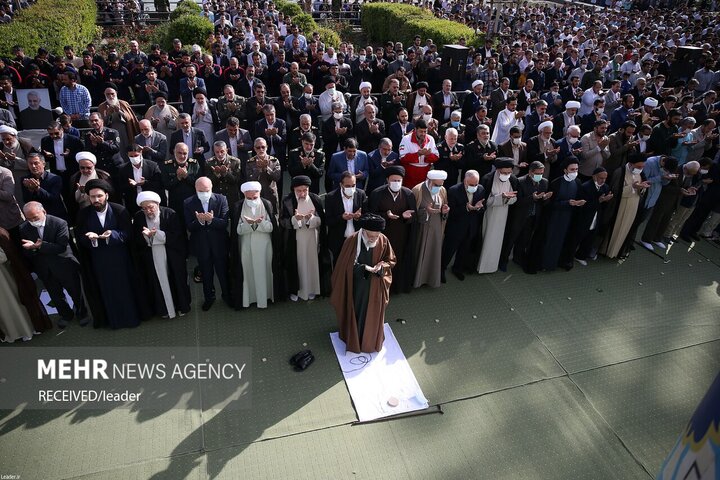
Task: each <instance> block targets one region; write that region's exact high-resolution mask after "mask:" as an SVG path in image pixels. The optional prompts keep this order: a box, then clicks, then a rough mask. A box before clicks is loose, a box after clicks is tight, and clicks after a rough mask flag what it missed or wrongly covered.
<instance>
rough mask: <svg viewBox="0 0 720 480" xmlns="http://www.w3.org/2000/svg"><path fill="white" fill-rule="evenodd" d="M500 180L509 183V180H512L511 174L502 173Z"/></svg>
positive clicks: (499, 176)
mask: <svg viewBox="0 0 720 480" xmlns="http://www.w3.org/2000/svg"><path fill="white" fill-rule="evenodd" d="M498 178H499V179H500V181H501V182H507V181H508V180H510V174H509V173H501V174H499V175H498Z"/></svg>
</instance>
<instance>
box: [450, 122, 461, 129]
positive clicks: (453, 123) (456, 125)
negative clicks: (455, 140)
mask: <svg viewBox="0 0 720 480" xmlns="http://www.w3.org/2000/svg"><path fill="white" fill-rule="evenodd" d="M450 125H452V126H453V128H457V127H459V126H460V122H452V121H451V122H450Z"/></svg>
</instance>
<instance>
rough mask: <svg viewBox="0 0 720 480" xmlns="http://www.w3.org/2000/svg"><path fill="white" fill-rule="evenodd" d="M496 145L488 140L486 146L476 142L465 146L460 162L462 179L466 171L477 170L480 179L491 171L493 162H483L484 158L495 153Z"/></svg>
mask: <svg viewBox="0 0 720 480" xmlns="http://www.w3.org/2000/svg"><path fill="white" fill-rule="evenodd" d="M497 149H498V147H497V144H496V143H495V142H493V141H492V140H488V143H487V145H486V146H482V145H481V144H480V142H479V141H478V140H473V141H472V142H469V143H467V144H466V145H465V151H464V153H463V158H462V162H461V166H462V177H465V172H467V171H468V170H477V171H478V173H480V178H482V177H483V176H484V175H485V174H487V173H489V172H490V171H491V170H492V167H493V165H494V162H491V161H487V160H485V158H484V156H485V155H489V154H491V153H493V152H497Z"/></svg>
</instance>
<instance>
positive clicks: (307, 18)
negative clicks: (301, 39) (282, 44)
mask: <svg viewBox="0 0 720 480" xmlns="http://www.w3.org/2000/svg"><path fill="white" fill-rule="evenodd" d="M292 23H293V25H297V26H298V27H299V28H300V31H301V32H302V33H303V35H305V36H306V37H308V36H310V35H312V33H313V32H316V31H317V29H318V24H317V23H315V20H314V19H313V18H312V15H310V14H308V13H301V14H300V15H295V16H294V17H293V19H292Z"/></svg>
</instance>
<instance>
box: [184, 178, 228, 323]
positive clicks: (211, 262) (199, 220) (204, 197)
mask: <svg viewBox="0 0 720 480" xmlns="http://www.w3.org/2000/svg"><path fill="white" fill-rule="evenodd" d="M195 191H196V195H193V196H192V197H190V198H188V199H186V200H185V204H184V210H185V212H184V213H185V224H186V225H187V229H188V231H189V232H190V249H191V251H192V253H193V254H194V255H195V257H197V260H198V264H199V266H200V270H201V271H202V282H203V294H204V296H205V301H204V302H203V304H202V309H203V311H204V312H207V311H208V310H210V308H211V307H212V306H213V303H215V281H214V280H215V274H217V277H218V281H219V282H220V288H221V289H222V298H223V300H224V301H225V303H227V304H228V305H230V304H231V303H230V297H229V295H230V289H229V288H228V277H227V255H228V234H227V226H228V213H229V208H228V203H227V199H226V198H225V196H224V195H220V194H219V193H212V182H211V181H210V179H209V178H207V177H200V178H198V179H197V180H196V181H195Z"/></svg>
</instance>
